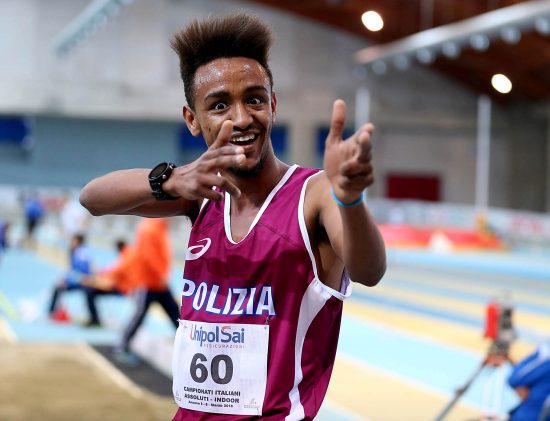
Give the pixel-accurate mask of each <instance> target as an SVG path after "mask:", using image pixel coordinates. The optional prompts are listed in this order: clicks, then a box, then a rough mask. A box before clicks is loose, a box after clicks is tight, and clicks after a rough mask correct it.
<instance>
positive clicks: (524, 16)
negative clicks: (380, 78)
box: [355, 0, 550, 64]
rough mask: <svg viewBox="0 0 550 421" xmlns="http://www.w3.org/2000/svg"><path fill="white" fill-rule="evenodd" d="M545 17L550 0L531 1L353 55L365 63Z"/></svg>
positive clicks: (520, 26)
mask: <svg viewBox="0 0 550 421" xmlns="http://www.w3.org/2000/svg"><path fill="white" fill-rule="evenodd" d="M547 20H550V0H531V1H527V2H523V3H518V4H515V5H513V6H508V7H503V8H501V9H497V10H494V11H491V12H487V13H484V14H482V15H478V16H475V17H473V18H469V19H465V20H462V21H460V22H455V23H451V24H448V25H443V26H438V27H436V28H432V29H428V30H426V31H422V32H418V33H416V34H414V35H411V36H409V37H406V38H403V39H401V40H398V41H394V42H390V43H387V44H383V45H375V46H372V47H368V48H364V49H362V50H359V51H358V52H357V53H356V54H355V60H356V61H357V62H359V63H362V64H368V63H373V62H375V61H377V60H385V59H389V58H392V57H395V56H399V55H405V54H411V53H414V52H416V51H419V50H422V49H434V48H436V47H440V46H443V45H444V44H446V43H449V44H453V43H454V44H458V45H464V44H467V43H468V42H469V41H470V37H471V36H472V35H478V34H483V35H486V36H487V37H489V38H490V37H495V36H498V35H499V34H500V30H501V29H502V28H505V27H514V28H517V29H520V30H521V29H526V28H528V27H531V28H534V27H535V26H536V27H537V29H538V28H541V27H544V25H543V24H544V23H545V22H547ZM541 22H542V23H541Z"/></svg>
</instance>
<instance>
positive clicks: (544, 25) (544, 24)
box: [535, 18, 550, 35]
mask: <svg viewBox="0 0 550 421" xmlns="http://www.w3.org/2000/svg"><path fill="white" fill-rule="evenodd" d="M535 30H536V31H537V32H538V33H539V34H541V35H550V19H548V18H537V19H535Z"/></svg>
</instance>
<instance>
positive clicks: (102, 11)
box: [52, 0, 133, 56]
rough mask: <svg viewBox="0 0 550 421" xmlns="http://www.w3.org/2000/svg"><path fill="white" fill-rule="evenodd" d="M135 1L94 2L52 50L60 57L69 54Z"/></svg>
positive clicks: (99, 0)
mask: <svg viewBox="0 0 550 421" xmlns="http://www.w3.org/2000/svg"><path fill="white" fill-rule="evenodd" d="M132 1H133V0H94V1H92V2H91V3H89V4H88V5H87V6H86V7H85V8H84V9H83V10H82V12H80V14H79V15H78V16H77V17H75V18H74V19H73V20H72V21H71V22H70V23H69V24H68V25H67V26H66V27H65V28H64V29H63V30H62V31H61V32H60V33H59V35H57V36H56V37H55V38H54V40H53V41H52V50H54V51H55V53H56V54H57V55H59V56H63V55H65V54H68V53H69V52H70V51H71V50H72V49H73V48H75V47H76V46H77V45H78V44H80V43H81V42H82V41H84V40H85V39H86V38H88V37H89V36H90V35H92V34H93V33H95V32H96V31H97V30H98V29H99V28H100V27H101V26H103V25H104V24H105V23H107V21H108V20H109V19H111V18H112V17H114V16H115V15H116V14H117V13H118V12H119V11H120V9H121V8H122V7H124V6H128V5H129V4H130V3H132Z"/></svg>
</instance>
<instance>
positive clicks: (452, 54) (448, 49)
mask: <svg viewBox="0 0 550 421" xmlns="http://www.w3.org/2000/svg"><path fill="white" fill-rule="evenodd" d="M441 51H442V52H443V55H444V56H445V57H447V58H457V57H458V56H459V55H460V47H459V46H458V44H457V43H456V42H451V41H447V42H444V43H443V44H442V45H441Z"/></svg>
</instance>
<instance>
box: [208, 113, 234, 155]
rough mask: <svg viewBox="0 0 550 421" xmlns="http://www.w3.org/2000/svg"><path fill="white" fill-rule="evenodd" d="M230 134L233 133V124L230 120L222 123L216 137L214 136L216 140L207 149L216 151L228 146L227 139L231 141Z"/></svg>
mask: <svg viewBox="0 0 550 421" xmlns="http://www.w3.org/2000/svg"><path fill="white" fill-rule="evenodd" d="M231 133H233V122H232V121H231V120H226V121H224V122H223V124H222V128H221V129H220V131H219V133H218V136H216V140H215V141H214V143H212V144H211V145H210V148H209V149H218V148H221V147H222V146H225V145H228V144H229V139H231Z"/></svg>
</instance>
